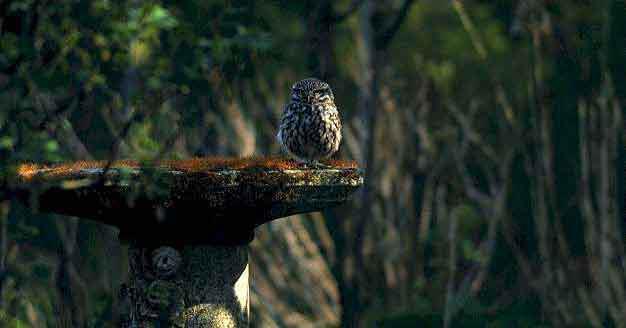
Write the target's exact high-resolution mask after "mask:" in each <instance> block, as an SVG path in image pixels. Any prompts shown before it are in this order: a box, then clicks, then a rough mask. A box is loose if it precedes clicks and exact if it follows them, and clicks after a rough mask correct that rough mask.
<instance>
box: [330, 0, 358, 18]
mask: <svg viewBox="0 0 626 328" xmlns="http://www.w3.org/2000/svg"><path fill="white" fill-rule="evenodd" d="M364 2H365V0H352V2H351V3H350V5H348V8H346V10H344V11H343V12H341V13H337V14H335V15H334V16H333V19H332V21H333V23H340V22H341V21H343V20H344V19H346V18H348V17H349V16H350V15H352V14H354V13H355V12H356V11H357V10H358V9H359V7H361V5H362V4H363V3H364Z"/></svg>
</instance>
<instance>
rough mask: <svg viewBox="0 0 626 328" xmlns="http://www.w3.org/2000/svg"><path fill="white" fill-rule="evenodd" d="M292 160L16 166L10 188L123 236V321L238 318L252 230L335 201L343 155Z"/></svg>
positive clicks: (349, 188) (342, 188)
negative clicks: (312, 161) (308, 163)
mask: <svg viewBox="0 0 626 328" xmlns="http://www.w3.org/2000/svg"><path fill="white" fill-rule="evenodd" d="M325 164H327V165H328V166H329V167H328V168H324V169H308V168H302V167H301V166H300V165H298V164H297V163H295V162H293V161H291V160H287V159H281V158H257V159H255V158H251V159H217V158H198V159H189V160H180V161H160V162H156V163H139V162H136V161H116V162H112V163H110V162H105V161H100V162H98V161H93V162H75V163H68V164H61V165H53V166H44V165H36V164H25V165H22V166H20V168H19V170H18V179H17V181H16V182H15V184H16V186H17V190H18V196H19V198H21V199H22V200H24V201H25V202H26V203H27V204H28V205H30V206H31V207H34V208H36V209H38V210H40V211H46V212H54V213H59V214H65V215H72V216H78V217H81V218H88V219H93V220H96V221H98V222H101V223H105V224H108V225H113V226H116V227H118V228H119V229H120V238H121V239H122V240H123V241H126V242H128V243H129V245H130V248H129V260H130V263H129V268H130V281H129V283H128V285H127V287H124V288H123V289H124V290H123V293H122V294H123V295H124V296H125V297H126V298H127V301H128V304H129V306H128V313H127V314H126V319H125V320H123V322H122V326H124V325H133V324H134V325H135V326H137V327H153V326H155V325H158V324H159V323H161V324H167V325H168V326H174V327H177V326H180V327H241V326H247V323H248V320H249V318H248V313H249V297H248V250H247V244H248V243H249V242H250V241H252V239H253V236H254V229H255V228H256V227H257V226H259V225H261V224H264V223H267V222H269V221H272V220H274V219H278V218H281V217H286V216H289V215H293V214H298V213H306V212H312V211H318V210H321V209H324V208H327V207H330V206H335V205H339V204H341V203H343V202H345V201H346V200H347V199H348V197H349V196H350V194H352V193H353V192H354V191H355V190H356V189H357V188H358V187H360V186H361V185H362V183H363V177H362V173H361V171H360V170H359V169H358V168H357V167H356V165H355V164H354V163H353V162H345V161H329V162H326V163H325Z"/></svg>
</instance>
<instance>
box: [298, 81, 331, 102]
mask: <svg viewBox="0 0 626 328" xmlns="http://www.w3.org/2000/svg"><path fill="white" fill-rule="evenodd" d="M291 100H292V101H298V102H302V103H305V104H320V103H326V102H331V103H332V102H334V101H335V96H334V95H333V91H332V90H331V89H330V85H328V83H326V82H324V81H320V80H318V79H316V78H308V79H304V80H300V81H298V82H296V83H295V84H294V85H293V87H291Z"/></svg>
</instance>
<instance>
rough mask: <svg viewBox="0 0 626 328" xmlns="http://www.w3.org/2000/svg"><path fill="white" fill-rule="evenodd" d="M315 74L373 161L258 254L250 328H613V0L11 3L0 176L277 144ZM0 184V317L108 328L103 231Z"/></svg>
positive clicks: (0, 18)
mask: <svg viewBox="0 0 626 328" xmlns="http://www.w3.org/2000/svg"><path fill="white" fill-rule="evenodd" d="M309 76H315V77H319V78H322V79H324V80H326V81H328V82H329V83H330V84H331V86H332V87H333V89H334V92H335V94H336V98H337V104H338V106H339V108H340V113H341V115H342V119H343V122H344V141H343V144H342V146H341V150H340V153H339V154H338V156H337V157H339V158H343V159H354V160H357V161H358V162H359V163H360V165H361V166H362V167H363V168H366V169H367V174H366V186H365V188H363V190H362V192H360V193H358V194H357V195H356V196H355V197H354V198H353V199H352V201H351V202H350V203H349V204H347V205H345V206H342V207H339V208H335V209H332V210H327V211H324V212H322V213H314V214H311V215H304V216H300V217H296V218H291V219H289V220H278V221H275V222H273V223H271V224H268V225H266V226H264V227H262V228H260V229H259V230H258V232H257V237H256V240H255V241H254V242H253V243H252V244H251V253H252V256H251V261H252V270H251V272H252V279H251V291H252V325H253V326H254V327H275V326H278V327H307V326H315V327H337V326H344V327H357V326H366V327H415V326H422V327H435V326H445V327H472V326H473V327H486V326H489V327H539V326H543V327H547V326H554V327H565V326H589V327H625V325H626V314H625V313H626V286H625V285H626V282H625V281H626V273H625V272H626V257H625V236H626V227H625V220H624V196H623V195H624V184H623V182H624V171H625V168H626V165H625V164H624V163H625V158H624V155H625V152H626V146H625V141H626V133H624V130H623V129H624V110H623V106H624V104H625V102H626V80H625V79H626V3H625V2H624V1H615V0H601V1H582V0H579V1H550V0H511V1H504V0H502V1H478V0H473V1H461V0H451V1H433V0H430V1H427V0H422V1H413V0H389V1H375V0H342V1H332V0H305V1H286V0H285V1H279V0H273V1H257V2H253V1H218V0H177V1H174V0H163V1H156V0H155V1H153V0H150V1H139V0H128V1H111V0H93V1H69V0H64V1H45V0H19V1H15V0H14V1H6V0H4V1H0V166H1V167H0V169H1V173H0V174H1V176H2V179H0V180H3V181H8V180H10V177H11V176H12V175H14V174H15V169H16V164H17V163H21V162H25V161H34V162H51V163H52V162H60V161H71V160H84V159H115V158H133V159H139V160H152V159H158V158H189V157H193V156H212V155H220V156H249V155H267V154H277V153H279V152H280V149H279V146H278V144H277V143H276V140H275V137H274V136H275V134H276V128H277V124H278V120H279V117H280V115H281V112H282V105H283V104H284V103H285V102H286V101H287V99H288V96H289V90H290V89H289V88H290V86H291V84H292V83H293V82H295V81H296V80H298V79H301V78H304V77H309ZM10 189H11V188H10V186H9V185H6V184H5V185H4V186H3V187H2V190H0V193H2V195H1V196H2V197H0V198H2V199H6V200H4V201H1V202H0V326H2V327H57V326H66V327H83V326H86V327H113V323H112V322H113V321H112V320H113V319H112V318H114V317H115V316H116V313H117V312H118V311H117V306H118V305H117V303H116V296H117V290H118V288H119V285H120V283H121V282H123V281H124V279H125V275H126V271H127V268H126V267H125V263H126V253H125V249H124V247H123V246H120V245H119V243H118V240H117V237H116V232H115V231H114V230H113V229H112V228H108V227H106V226H101V225H98V224H96V223H93V222H90V221H82V220H81V221H79V220H77V219H76V218H71V217H62V216H55V215H49V214H42V213H36V212H32V211H30V210H28V209H26V208H24V207H23V206H21V205H20V204H19V203H17V202H16V201H14V200H11V199H12V195H11V192H10Z"/></svg>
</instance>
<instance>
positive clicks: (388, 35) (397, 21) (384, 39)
mask: <svg viewBox="0 0 626 328" xmlns="http://www.w3.org/2000/svg"><path fill="white" fill-rule="evenodd" d="M413 3H415V0H404V3H403V4H402V7H401V8H400V9H399V10H398V13H397V15H396V17H395V18H394V20H393V22H392V23H391V24H390V25H389V27H387V28H386V29H384V30H383V31H382V32H381V33H380V34H379V35H377V37H376V45H377V48H378V49H386V48H387V47H388V46H389V44H390V43H391V40H392V39H393V37H394V36H395V35H396V33H397V32H398V30H400V26H402V23H403V22H404V20H405V19H406V17H407V15H408V14H409V9H410V8H411V6H412V5H413Z"/></svg>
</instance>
